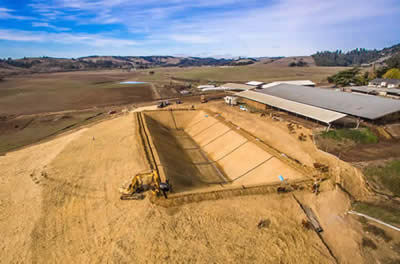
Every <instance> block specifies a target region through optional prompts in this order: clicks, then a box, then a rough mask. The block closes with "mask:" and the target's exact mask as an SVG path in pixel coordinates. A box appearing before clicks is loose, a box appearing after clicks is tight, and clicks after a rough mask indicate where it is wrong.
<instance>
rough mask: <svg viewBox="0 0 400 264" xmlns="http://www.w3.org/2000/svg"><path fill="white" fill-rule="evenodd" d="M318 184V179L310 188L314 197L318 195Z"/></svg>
mask: <svg viewBox="0 0 400 264" xmlns="http://www.w3.org/2000/svg"><path fill="white" fill-rule="evenodd" d="M319 182H320V181H319V179H316V180H315V181H314V184H313V186H312V192H313V193H315V195H318V193H319V187H320V184H319Z"/></svg>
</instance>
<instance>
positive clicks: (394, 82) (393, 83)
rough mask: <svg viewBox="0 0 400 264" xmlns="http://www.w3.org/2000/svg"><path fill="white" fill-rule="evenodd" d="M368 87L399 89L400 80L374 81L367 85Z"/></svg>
mask: <svg viewBox="0 0 400 264" xmlns="http://www.w3.org/2000/svg"><path fill="white" fill-rule="evenodd" d="M368 85H369V86H376V87H387V88H399V87H400V80H397V79H379V78H378V79H374V80H372V81H370V82H369V83H368Z"/></svg>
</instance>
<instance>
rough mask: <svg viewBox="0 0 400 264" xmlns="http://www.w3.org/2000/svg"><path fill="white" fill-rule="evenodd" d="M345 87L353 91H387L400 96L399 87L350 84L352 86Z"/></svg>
mask: <svg viewBox="0 0 400 264" xmlns="http://www.w3.org/2000/svg"><path fill="white" fill-rule="evenodd" d="M345 89H350V90H352V91H357V92H364V93H374V92H377V93H378V92H385V93H388V94H395V95H399V96H400V89H398V88H379V87H374V86H350V87H345Z"/></svg>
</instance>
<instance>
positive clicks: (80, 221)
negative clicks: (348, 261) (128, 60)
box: [0, 114, 333, 263]
mask: <svg viewBox="0 0 400 264" xmlns="http://www.w3.org/2000/svg"><path fill="white" fill-rule="evenodd" d="M133 120H134V119H133V116H132V114H129V115H126V116H123V117H119V118H116V119H113V120H109V121H105V122H103V123H100V124H97V125H94V126H92V127H90V128H87V129H84V130H80V131H78V132H75V133H71V134H69V135H65V136H62V137H60V138H57V139H55V140H53V141H50V142H48V143H44V144H40V145H36V146H32V147H29V148H26V149H23V150H20V151H17V152H12V153H8V154H7V156H3V157H0V194H1V196H0V198H1V200H0V201H1V203H0V206H1V210H0V212H1V214H0V233H1V234H2V239H1V240H0V255H1V256H2V258H1V259H0V262H1V263H18V262H28V263H30V262H32V263H43V262H46V263H55V262H57V263H105V262H107V263H109V262H113V263H127V262H130V263H132V262H134V263H159V262H166V263H176V262H179V263H194V262H200V263H209V262H213V263H226V262H233V263H235V262H236V263H243V262H247V263H249V262H251V263H299V260H302V261H304V262H305V263H333V259H332V258H331V257H330V256H329V253H328V252H327V250H326V249H325V247H324V246H323V245H322V243H321V241H320V240H319V238H318V237H317V236H316V234H315V233H314V232H312V231H309V230H306V229H304V228H303V227H302V225H301V220H302V219H303V217H304V216H303V214H302V212H301V210H300V208H299V207H298V205H297V204H296V202H295V201H294V200H293V198H291V197H288V196H287V197H285V196H278V195H270V196H251V197H236V198H230V199H227V200H219V201H205V202H202V203H196V204H187V205H184V206H181V207H176V208H168V209H166V208H161V207H157V206H155V205H153V204H151V203H150V202H149V201H148V200H147V199H146V200H144V201H129V202H128V201H121V200H120V199H119V192H118V189H119V187H120V186H121V185H122V183H123V182H125V181H126V180H128V179H130V177H131V176H133V175H134V174H136V173H138V172H140V171H142V170H144V169H146V168H145V165H144V164H145V162H144V160H143V157H144V156H143V155H142V153H141V151H140V148H139V145H138V141H137V137H136V135H135V131H136V129H135V124H134V122H133ZM260 220H266V223H268V224H266V226H265V227H264V228H261V229H260V228H258V227H257V224H258V223H259V221H260Z"/></svg>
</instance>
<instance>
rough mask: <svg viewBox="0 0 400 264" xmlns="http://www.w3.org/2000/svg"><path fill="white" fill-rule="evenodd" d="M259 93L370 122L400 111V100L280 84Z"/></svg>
mask: <svg viewBox="0 0 400 264" xmlns="http://www.w3.org/2000/svg"><path fill="white" fill-rule="evenodd" d="M259 92H260V93H264V94H268V95H272V96H277V97H280V98H283V99H287V100H291V101H294V102H298V103H303V104H308V105H312V106H316V107H321V108H324V109H328V110H332V111H336V112H340V113H344V114H348V115H352V116H358V117H362V118H366V119H370V120H374V119H378V118H381V117H383V116H385V115H388V114H391V113H395V112H398V111H400V100H394V99H389V98H383V97H379V96H365V95H359V94H353V93H345V92H340V91H333V90H329V89H320V88H314V87H307V86H300V85H290V84H279V85H277V86H274V87H270V88H268V89H263V90H260V91H259Z"/></svg>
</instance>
